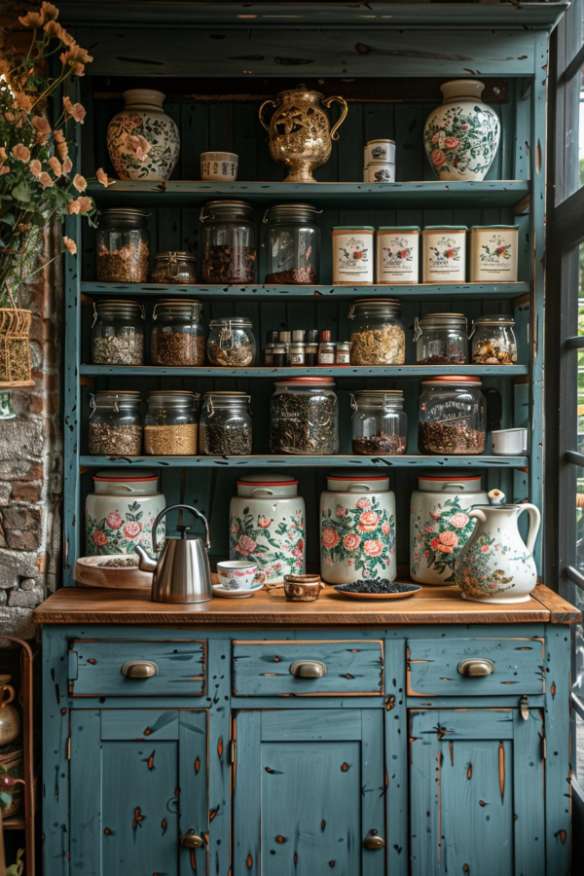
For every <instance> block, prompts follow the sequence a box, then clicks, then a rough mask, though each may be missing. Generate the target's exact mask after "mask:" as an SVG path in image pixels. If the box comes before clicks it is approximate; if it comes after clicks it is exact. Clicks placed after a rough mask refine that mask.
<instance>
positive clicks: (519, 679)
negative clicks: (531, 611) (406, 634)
mask: <svg viewBox="0 0 584 876" xmlns="http://www.w3.org/2000/svg"><path fill="white" fill-rule="evenodd" d="M543 663H544V643H543V639H541V638H538V637H533V638H530V637H527V636H526V637H522V638H511V637H509V638H505V639H501V638H492V639H491V638H488V637H480V638H472V639H471V638H469V639H454V640H450V641H448V640H446V639H410V640H409V642H408V664H407V669H408V671H407V691H408V695H409V696H414V697H417V696H420V697H421V696H424V697H429V696H440V697H444V696H475V695H476V696H489V695H491V696H494V695H499V696H501V694H509V695H510V696H518V695H522V694H541V693H543V692H544V670H543Z"/></svg>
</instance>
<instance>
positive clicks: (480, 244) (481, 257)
mask: <svg viewBox="0 0 584 876" xmlns="http://www.w3.org/2000/svg"><path fill="white" fill-rule="evenodd" d="M518 242H519V229H518V228H517V227H516V226H514V225H485V226H476V227H474V228H471V232H470V279H471V282H473V283H481V282H482V283H515V282H516V281H517V247H518Z"/></svg>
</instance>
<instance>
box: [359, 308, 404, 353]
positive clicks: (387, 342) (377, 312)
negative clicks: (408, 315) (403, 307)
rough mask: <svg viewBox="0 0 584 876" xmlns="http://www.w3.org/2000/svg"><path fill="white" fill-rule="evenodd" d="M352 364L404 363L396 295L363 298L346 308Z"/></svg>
mask: <svg viewBox="0 0 584 876" xmlns="http://www.w3.org/2000/svg"><path fill="white" fill-rule="evenodd" d="M349 319H351V320H354V321H355V327H354V329H353V330H352V332H351V364H352V365H403V364H404V363H405V361H406V334H405V331H404V327H403V324H402V322H401V320H400V307H399V301H398V300H397V299H396V298H363V299H361V300H360V301H355V302H354V303H353V305H352V307H351V309H350V311H349Z"/></svg>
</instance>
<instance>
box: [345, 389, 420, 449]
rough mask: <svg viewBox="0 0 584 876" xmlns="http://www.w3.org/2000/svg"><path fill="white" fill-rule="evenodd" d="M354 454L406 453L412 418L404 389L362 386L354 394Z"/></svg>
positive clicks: (352, 397)
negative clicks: (406, 403)
mask: <svg viewBox="0 0 584 876" xmlns="http://www.w3.org/2000/svg"><path fill="white" fill-rule="evenodd" d="M351 409H352V411H353V416H352V426H353V453H357V454H359V455H364V456H380V455H387V456H393V455H395V454H400V453H405V452H406V447H407V441H408V418H407V415H406V412H405V411H404V393H403V390H402V389H361V390H359V391H358V392H355V393H354V394H353V395H352V396H351Z"/></svg>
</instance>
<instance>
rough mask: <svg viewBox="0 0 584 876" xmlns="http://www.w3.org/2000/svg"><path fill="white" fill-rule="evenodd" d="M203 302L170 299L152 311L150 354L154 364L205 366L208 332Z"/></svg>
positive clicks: (155, 306)
mask: <svg viewBox="0 0 584 876" xmlns="http://www.w3.org/2000/svg"><path fill="white" fill-rule="evenodd" d="M202 310H203V305H202V304H201V302H200V301H191V300H189V299H181V298H169V299H168V300H167V301H160V302H159V303H158V304H155V305H154V310H153V311H152V333H151V336H150V340H151V355H152V362H153V364H154V365H176V366H178V365H204V364H205V347H206V333H205V327H204V325H203V321H202V318H201V313H202Z"/></svg>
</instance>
